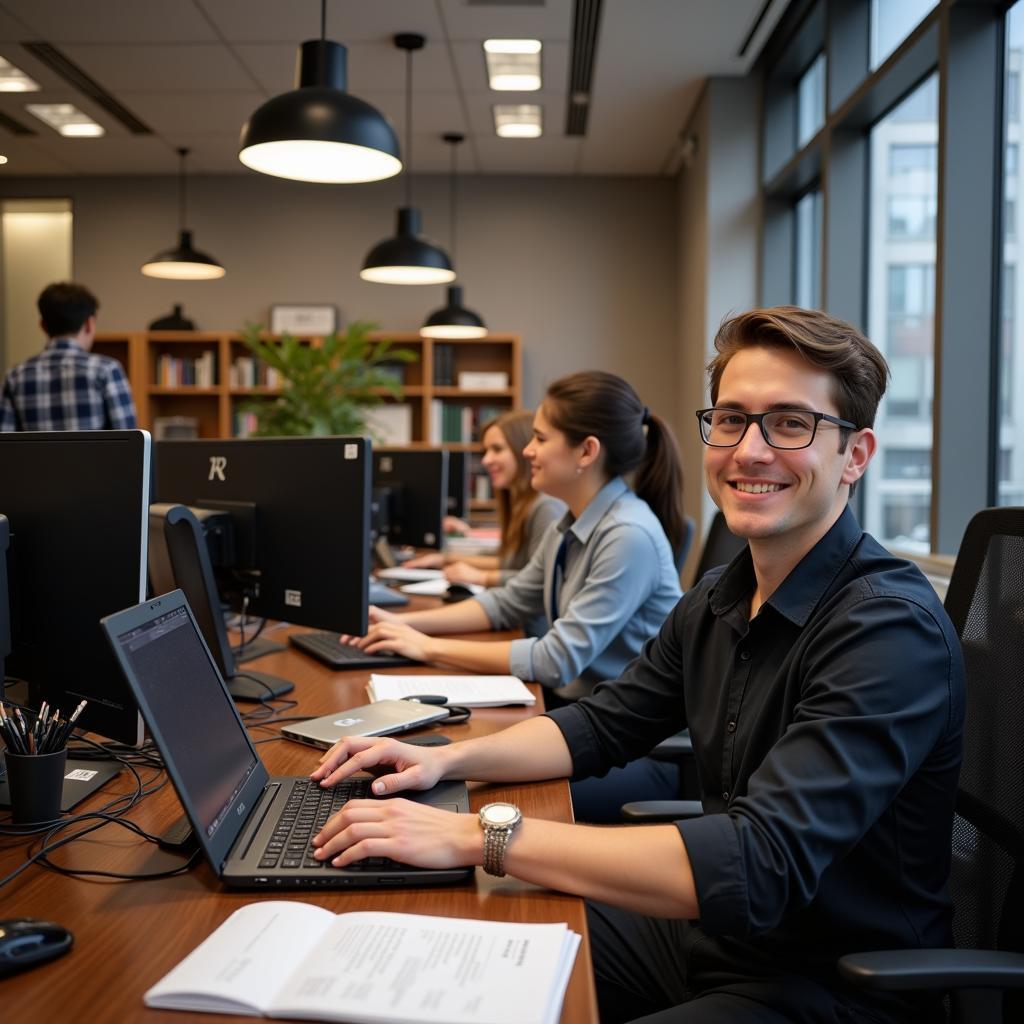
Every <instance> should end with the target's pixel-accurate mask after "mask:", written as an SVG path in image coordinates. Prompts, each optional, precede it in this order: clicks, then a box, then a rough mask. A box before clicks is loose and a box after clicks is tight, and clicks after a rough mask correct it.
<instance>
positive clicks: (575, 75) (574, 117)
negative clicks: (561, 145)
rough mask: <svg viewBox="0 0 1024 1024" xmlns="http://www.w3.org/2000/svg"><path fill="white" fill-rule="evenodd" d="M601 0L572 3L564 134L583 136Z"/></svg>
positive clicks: (585, 132)
mask: <svg viewBox="0 0 1024 1024" xmlns="http://www.w3.org/2000/svg"><path fill="white" fill-rule="evenodd" d="M600 22H601V0H576V3H575V5H574V7H573V12H572V52H571V53H570V55H569V95H568V97H567V104H566V112H565V134H566V135H586V134H587V115H588V114H589V113H590V87H591V83H592V81H593V78H594V57H595V55H596V53H597V33H598V28H599V26H600Z"/></svg>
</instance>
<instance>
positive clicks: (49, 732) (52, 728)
mask: <svg viewBox="0 0 1024 1024" xmlns="http://www.w3.org/2000/svg"><path fill="white" fill-rule="evenodd" d="M62 729H63V727H62V726H61V724H60V708H57V710H56V712H55V713H54V716H53V718H51V719H50V724H49V725H47V727H46V732H45V733H44V734H43V743H42V747H41V749H40V753H42V754H52V753H53V752H54V751H56V750H60V748H61V747H62V746H63V745H64V744H63V743H60V742H59V741H60V734H61V731H62Z"/></svg>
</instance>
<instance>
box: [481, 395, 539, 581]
mask: <svg viewBox="0 0 1024 1024" xmlns="http://www.w3.org/2000/svg"><path fill="white" fill-rule="evenodd" d="M492 427H493V428H494V429H495V430H500V431H501V433H502V434H503V435H504V438H505V443H506V444H507V445H508V446H509V448H510V449H511V450H512V454H513V455H515V458H516V476H515V479H514V480H513V481H512V486H511V487H509V488H508V489H505V488H501V489H499V490H498V491H496V493H495V495H494V498H495V501H496V502H497V504H498V522H499V523H500V524H501V546H500V548H499V549H498V551H499V556H500V557H501V559H502V560H503V561H504V560H505V559H507V558H510V557H511V556H512V555H515V554H517V553H519V552H520V551H522V549H523V546H524V545H525V544H526V520H527V518H528V517H529V515H530V509H531V508H533V503H534V502H535V501H536V500H537V492H536V491H535V490H534V489H533V487H531V486H530V464H529V463H528V462H527V461H526V456H525V455H523V449H524V448H525V447H526V446H527V445H528V444H529V443H530V439H531V438H532V437H533V413H532V412H530V411H529V410H528V409H524V410H520V411H518V412H506V413H503V414H502V415H501V416H496V417H495V418H494V419H492V420H488V421H487V422H486V423H485V424H484V425H483V426H482V427H481V428H480V440H481V441H482V440H483V439H484V437H485V436H486V434H487V431H488V430H490V429H491V428H492Z"/></svg>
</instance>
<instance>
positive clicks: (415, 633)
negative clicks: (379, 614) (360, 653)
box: [339, 618, 434, 661]
mask: <svg viewBox="0 0 1024 1024" xmlns="http://www.w3.org/2000/svg"><path fill="white" fill-rule="evenodd" d="M339 639H340V640H341V642H342V643H343V644H354V645H355V646H356V647H358V648H360V649H361V650H364V651H366V652H367V653H368V654H379V653H380V652H381V651H391V652H392V653H393V654H401V655H403V656H404V657H406V658H412V659H413V660H415V661H431V660H433V659H432V655H431V652H432V650H433V647H434V638H433V637H429V636H427V635H426V633H421V632H420V631H419V630H418V629H413V628H412V626H408V625H406V624H405V623H404V622H401V621H399V620H398V619H397V618H395V619H393V620H391V621H387V622H385V621H381V622H375V623H374V624H373V625H372V626H370V628H369V629H368V630H367V631H366V636H349V635H348V634H347V633H343V634H342V635H341V637H340V638H339Z"/></svg>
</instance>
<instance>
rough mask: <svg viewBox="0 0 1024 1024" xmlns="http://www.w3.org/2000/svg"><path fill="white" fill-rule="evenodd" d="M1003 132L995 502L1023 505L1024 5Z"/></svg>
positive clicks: (1013, 33)
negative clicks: (1023, 217)
mask: <svg viewBox="0 0 1024 1024" xmlns="http://www.w3.org/2000/svg"><path fill="white" fill-rule="evenodd" d="M1006 46H1007V54H1006V69H1007V70H1006V103H1005V109H1006V132H1005V149H1004V155H1003V175H1004V183H1005V184H1004V190H1003V192H1004V205H1003V273H1002V317H1001V331H1000V348H999V386H998V396H999V397H998V401H999V459H998V465H997V473H998V478H997V479H998V489H997V496H996V500H997V501H998V503H999V504H1000V505H1024V436H1022V434H1024V423H1022V411H1024V324H1022V323H1021V321H1020V319H1019V318H1018V317H1017V315H1016V312H1017V309H1018V308H1019V307H1020V295H1021V291H1022V289H1024V279H1022V277H1021V260H1020V257H1019V254H1018V252H1017V246H1018V245H1019V244H1020V243H1019V241H1018V239H1020V237H1021V233H1020V228H1021V225H1020V223H1019V216H1020V204H1019V203H1018V202H1017V197H1018V195H1019V193H1020V178H1021V166H1020V164H1021V161H1020V148H1019V147H1020V141H1021V129H1020V101H1021V75H1020V67H1021V52H1022V50H1024V3H1017V4H1015V5H1014V6H1013V7H1012V8H1010V11H1009V13H1008V14H1007V17H1006Z"/></svg>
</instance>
